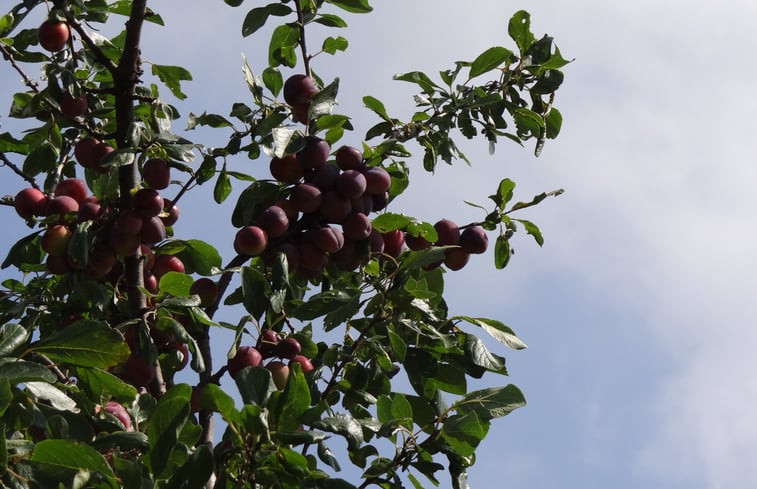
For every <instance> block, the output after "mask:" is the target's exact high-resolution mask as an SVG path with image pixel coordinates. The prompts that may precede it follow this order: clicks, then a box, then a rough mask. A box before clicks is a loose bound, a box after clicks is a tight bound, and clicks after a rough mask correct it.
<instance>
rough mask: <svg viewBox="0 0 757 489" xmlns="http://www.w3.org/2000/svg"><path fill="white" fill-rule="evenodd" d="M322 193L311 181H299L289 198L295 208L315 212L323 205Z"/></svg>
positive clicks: (305, 211)
mask: <svg viewBox="0 0 757 489" xmlns="http://www.w3.org/2000/svg"><path fill="white" fill-rule="evenodd" d="M321 199H322V194H321V191H320V190H319V189H318V187H316V186H315V185H310V184H309V183H299V184H297V185H295V186H294V188H293V189H292V193H291V194H290V195H289V200H290V201H291V202H292V205H293V206H294V208H295V209H297V210H298V211H300V212H304V213H306V214H307V213H310V212H315V211H317V210H318V208H319V207H320V206H321Z"/></svg>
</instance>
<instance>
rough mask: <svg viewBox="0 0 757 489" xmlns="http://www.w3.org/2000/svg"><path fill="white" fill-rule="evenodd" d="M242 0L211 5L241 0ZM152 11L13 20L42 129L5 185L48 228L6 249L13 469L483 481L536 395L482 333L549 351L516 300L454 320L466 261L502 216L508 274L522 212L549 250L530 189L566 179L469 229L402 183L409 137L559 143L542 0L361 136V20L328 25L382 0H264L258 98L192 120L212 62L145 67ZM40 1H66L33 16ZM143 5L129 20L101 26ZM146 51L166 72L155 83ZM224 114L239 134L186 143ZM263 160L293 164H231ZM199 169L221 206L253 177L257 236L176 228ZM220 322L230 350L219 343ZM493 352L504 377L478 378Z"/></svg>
mask: <svg viewBox="0 0 757 489" xmlns="http://www.w3.org/2000/svg"><path fill="white" fill-rule="evenodd" d="M225 3H226V4H227V5H223V4H220V3H219V4H218V5H216V6H212V7H211V6H206V7H203V8H206V9H208V11H209V12H210V11H212V9H214V8H238V7H240V6H241V4H242V3H243V1H242V0H226V1H225ZM153 8H154V9H158V8H160V3H159V2H155V5H149V6H148V5H147V1H146V0H132V1H126V0H118V1H113V2H106V1H105V0H54V1H52V2H43V1H41V0H23V1H20V3H19V4H18V5H16V6H14V7H13V8H11V9H10V11H9V12H8V13H6V14H5V15H3V16H2V17H0V53H2V56H3V58H4V60H5V62H6V63H8V64H9V65H10V66H11V67H12V69H13V72H14V73H15V74H17V80H15V82H14V81H13V80H4V82H3V96H5V97H12V104H11V108H10V114H9V116H10V117H11V118H14V119H16V120H17V123H15V124H14V126H13V127H14V128H15V127H19V128H21V127H23V128H24V129H23V130H21V129H18V130H16V129H14V131H13V133H10V132H2V133H0V160H1V161H2V166H3V167H4V168H3V169H4V170H6V172H5V174H4V177H3V178H5V179H13V178H15V179H17V181H18V188H19V191H18V193H17V194H16V195H14V196H6V197H4V198H3V204H6V207H5V208H4V212H5V213H6V214H5V216H6V217H4V218H3V219H4V222H9V221H11V220H14V219H15V220H16V222H17V223H19V225H23V224H22V223H25V224H26V226H28V228H29V234H28V235H27V236H26V237H24V238H23V239H21V240H20V241H18V242H17V243H16V244H15V245H14V246H12V247H11V249H9V250H8V252H7V256H6V258H5V260H4V261H3V263H2V268H3V269H5V270H6V271H10V270H16V272H14V273H13V274H12V277H13V278H8V279H6V280H4V281H3V282H2V289H1V290H0V324H1V326H0V425H1V426H2V427H3V433H4V435H5V436H0V480H2V483H3V484H4V486H7V487H12V488H29V487H31V488H49V487H127V488H149V487H162V488H180V487H181V488H191V487H217V488H227V487H228V488H232V487H234V488H237V487H250V488H257V487H261V488H262V487H265V488H268V487H282V488H297V487H313V488H315V487H324V488H325V487H328V488H336V489H339V488H355V487H361V488H362V487H368V486H378V487H405V486H407V485H411V486H413V487H423V486H424V485H425V484H427V483H429V481H430V482H431V483H433V484H434V485H436V484H438V479H439V478H440V474H442V473H443V472H445V471H446V472H448V475H447V476H445V477H449V478H451V480H452V485H453V486H454V487H456V488H462V487H467V482H466V471H467V469H468V468H469V467H470V466H471V465H472V464H473V463H474V461H475V451H476V447H477V446H478V445H479V443H480V441H481V440H482V439H483V438H484V437H485V436H486V434H487V431H488V428H489V425H490V423H491V421H492V420H493V419H495V418H498V417H501V416H504V415H506V414H508V413H509V412H511V411H512V410H513V409H516V408H518V407H520V406H523V405H524V404H525V400H524V397H523V395H522V394H521V392H520V391H519V390H518V388H516V387H515V386H513V385H503V383H502V381H501V380H500V379H501V377H500V376H502V375H506V374H507V371H506V368H505V360H504V358H503V357H501V356H500V355H499V354H497V353H495V352H492V351H490V350H489V349H488V348H487V346H486V344H485V342H484V341H483V340H482V338H481V337H479V334H480V333H486V334H487V335H490V336H491V337H493V338H495V339H496V340H498V341H499V342H500V343H501V344H503V345H506V346H508V347H511V348H515V349H520V348H524V347H525V345H524V344H523V343H522V342H521V341H520V340H519V339H518V338H517V337H516V335H515V334H514V333H513V331H512V330H510V328H508V327H507V326H506V325H505V324H503V323H502V322H500V321H499V320H496V319H489V318H481V317H469V316H459V315H454V314H451V313H450V311H449V309H450V307H448V304H447V302H446V301H445V299H444V297H443V290H444V280H445V279H446V278H447V277H450V278H451V279H454V274H450V273H451V272H454V270H457V269H460V268H462V267H463V266H465V265H466V263H467V262H468V260H469V259H483V258H481V257H478V256H475V255H479V254H482V253H484V252H485V251H486V250H487V248H488V243H489V236H490V235H491V236H493V248H494V253H493V256H494V266H495V267H497V268H504V267H505V266H506V265H507V263H508V261H509V259H510V257H511V256H512V248H511V245H510V243H511V239H512V238H513V236H514V234H515V233H516V232H517V231H518V230H525V231H526V233H528V234H530V235H531V236H532V237H533V238H534V239H535V240H536V242H537V243H539V244H541V243H542V241H543V238H542V235H541V233H540V231H539V228H538V227H537V226H536V225H535V224H533V223H532V222H530V221H528V220H526V219H523V218H521V217H520V214H521V210H522V209H526V208H528V207H530V206H532V205H535V204H538V203H539V202H541V201H542V200H543V199H545V198H546V197H548V196H549V195H556V194H558V193H559V191H555V192H549V193H544V194H541V195H537V196H535V197H533V198H531V199H526V200H525V201H517V200H515V199H514V189H515V184H514V182H512V181H511V180H510V179H507V178H504V179H502V180H501V181H500V182H499V183H498V185H496V187H495V188H494V189H488V190H489V191H491V192H492V194H491V195H490V200H491V205H490V208H488V209H482V215H481V219H480V220H479V221H478V222H472V223H466V224H464V225H461V224H458V223H454V222H452V221H451V220H449V219H443V218H442V219H440V220H439V221H437V222H435V223H429V222H424V221H422V220H419V219H416V218H414V217H412V216H408V215H405V214H403V213H402V212H401V209H396V208H394V207H395V206H394V205H393V200H394V199H395V198H396V197H397V196H398V195H400V194H402V193H403V192H410V191H413V190H412V187H410V178H409V171H408V168H409V162H410V161H414V160H413V157H412V155H411V151H416V152H420V154H421V155H422V156H419V157H418V161H419V162H420V161H422V167H423V168H425V169H426V170H428V171H433V170H434V168H435V166H436V165H437V164H438V163H439V162H445V163H450V164H451V163H453V162H455V161H456V160H466V157H465V155H463V154H462V152H461V151H460V149H459V148H458V146H457V145H456V144H455V142H454V138H456V137H461V136H462V137H465V138H476V137H482V138H483V139H485V140H486V142H488V144H489V145H490V147H491V149H492V151H493V148H494V145H495V144H496V143H497V142H498V141H499V140H501V139H502V138H506V139H510V140H512V141H515V142H517V143H519V144H525V143H527V142H528V143H529V144H533V145H534V147H535V151H536V153H537V154H538V153H539V151H541V148H542V146H543V144H544V142H545V141H546V140H547V139H550V138H554V137H556V136H557V134H558V132H559V130H560V126H561V123H562V117H561V115H560V113H559V111H558V110H557V109H555V108H554V107H553V106H552V102H553V99H554V94H555V91H556V90H557V89H558V87H559V86H560V84H561V83H562V81H563V74H562V72H561V71H560V68H561V67H562V66H564V65H565V64H566V63H567V61H566V60H565V59H564V58H563V57H562V56H561V55H560V52H559V50H558V49H557V48H556V47H555V46H554V45H553V42H552V38H550V37H549V36H543V37H541V38H536V37H535V36H534V35H533V34H532V32H531V30H530V17H529V14H528V13H527V12H524V11H520V12H517V13H515V15H513V17H512V18H511V19H510V21H509V24H508V29H507V31H508V33H509V36H510V38H511V41H512V43H514V46H513V47H512V49H508V48H506V47H501V46H496V47H492V48H490V49H487V50H485V51H484V52H483V53H480V54H478V55H474V56H472V60H471V61H469V62H456V63H454V64H453V65H452V67H451V68H449V69H445V70H442V71H440V72H439V73H438V75H435V76H429V75H427V74H425V73H422V72H419V71H414V72H409V73H405V74H402V75H398V76H397V77H396V79H397V80H401V81H404V82H409V83H412V84H414V85H416V86H417V89H418V95H417V96H416V98H415V104H416V111H415V113H414V115H413V116H412V117H411V119H410V120H407V121H404V120H400V119H397V118H395V117H392V116H391V115H390V114H389V111H388V110H387V108H386V107H385V106H384V104H383V103H382V102H381V101H380V100H379V99H378V98H376V97H374V96H365V97H364V99H363V102H364V104H365V106H366V107H367V108H368V109H369V110H370V111H372V112H373V113H374V114H375V115H376V116H377V119H378V120H377V122H376V123H375V125H373V126H372V127H370V128H368V129H367V130H366V132H365V136H364V140H365V142H363V143H362V144H361V145H360V147H353V146H349V145H346V144H344V143H342V142H340V141H341V140H342V139H343V137H344V136H345V134H350V133H349V131H354V130H355V128H354V127H353V124H352V119H351V118H350V117H349V116H347V115H343V114H339V113H338V112H337V109H338V107H337V105H336V97H337V94H338V90H339V79H338V78H337V77H335V76H334V74H330V73H329V74H327V73H317V71H316V70H315V64H316V61H317V59H318V58H317V56H324V55H327V54H329V55H338V54H339V52H340V51H344V50H345V49H347V47H348V41H347V39H346V38H345V37H343V36H341V35H338V34H334V35H333V37H332V36H325V37H323V38H320V39H316V38H313V37H306V36H307V35H308V33H309V27H310V26H312V25H314V24H318V25H320V26H321V27H323V26H325V27H328V28H329V32H335V33H336V32H342V31H341V30H340V29H343V28H345V27H346V26H347V22H346V20H345V18H344V17H345V16H346V15H347V14H369V13H370V12H371V10H372V9H371V7H370V6H369V4H368V1H367V0H281V1H274V2H271V3H269V4H267V5H264V6H256V7H254V8H252V9H250V10H249V11H247V12H246V13H245V15H244V20H243V23H242V26H241V31H242V35H243V36H251V35H257V36H260V35H261V33H260V32H257V31H259V30H260V29H261V28H262V27H263V26H265V25H266V24H270V23H271V22H276V25H275V27H274V28H273V29H272V34H271V36H270V39H269V40H268V43H267V46H266V45H265V44H264V43H263V41H265V40H264V39H261V40H260V41H261V43H260V49H267V52H268V66H266V67H264V68H263V69H262V70H259V71H257V70H255V69H253V68H252V67H250V66H249V65H248V63H247V62H245V63H244V65H243V72H244V75H245V76H244V79H245V81H246V83H247V86H248V88H249V90H250V93H251V98H250V100H247V101H233V102H231V101H230V107H231V108H230V111H229V113H228V114H226V115H221V114H215V113H207V112H205V113H202V114H200V115H196V114H191V115H189V117H188V118H186V120H184V121H180V120H178V119H179V117H178V112H177V111H176V109H175V107H172V106H171V105H170V104H169V103H168V102H166V101H165V99H163V98H162V97H161V90H163V89H168V90H169V91H170V93H171V94H172V95H173V96H175V97H177V98H179V99H184V98H186V97H187V96H188V95H189V94H185V93H184V90H185V89H186V88H185V87H184V86H183V84H182V82H183V81H187V80H190V79H191V74H190V73H189V71H187V70H186V69H185V68H183V67H179V66H171V65H159V64H154V63H151V64H149V65H148V64H146V63H144V62H143V57H144V58H145V59H147V58H149V56H150V52H151V49H152V46H149V45H141V42H140V39H141V38H140V33H141V28H142V25H143V23H144V22H152V23H155V24H157V25H163V20H162V18H161V16H160V13H159V12H158V11H156V10H153ZM39 10H44V11H45V14H44V16H45V17H46V20H45V21H44V22H43V23H42V24H41V25H31V22H30V19H32V18H39V17H40V16H39ZM114 17H115V19H113V18H114ZM119 18H120V19H119ZM124 18H127V22H126V23H125V28H124V30H123V31H122V32H120V33H119V34H117V35H116V36H114V37H112V38H110V39H108V38H106V37H104V36H103V35H102V34H100V33H99V32H103V31H102V30H99V29H98V28H97V27H98V26H100V25H102V24H106V23H111V24H113V25H120V23H122V21H123V19H124ZM306 40H307V42H306ZM313 45H319V46H320V47H319V50H318V52H316V53H314V52H311V51H309V50H308V46H313ZM146 69H149V70H151V74H152V78H150V79H154V80H155V82H156V83H149V84H148V83H145V82H143V79H145V78H148V77H147V76H145V75H146V74H145V73H144V71H143V70H146ZM236 70H237V68H236V67H230V72H232V73H233V72H234V71H236ZM288 70H291V72H292V73H293V74H291V75H288V76H286V77H285V76H284V73H286V72H288ZM38 73H41V75H39V76H37V74H38ZM179 123H181V124H185V125H186V130H184V131H182V134H181V135H180V134H177V132H175V131H176V129H174V126H176V125H178V124H179ZM203 126H204V127H205V128H206V129H207V128H214V130H215V129H217V130H218V131H222V133H223V134H224V135H226V136H224V137H226V138H227V144H225V145H223V146H219V147H210V146H207V145H204V144H203V143H202V142H201V141H192V140H190V139H189V138H191V137H192V136H191V135H192V134H196V133H198V132H197V131H194V132H193V131H192V130H193V129H195V128H199V127H203ZM350 137H351V138H352V136H350ZM354 139H357V138H356V137H355V138H354ZM244 158H249V159H265V160H266V161H267V162H268V161H270V173H271V176H270V177H269V178H263V179H261V178H255V177H253V176H252V175H249V174H245V173H242V172H240V171H237V170H232V169H230V168H232V167H233V165H231V162H233V161H235V160H238V159H244ZM201 185H206V186H212V188H213V192H212V196H213V198H214V200H215V203H219V204H220V203H222V202H224V201H225V200H226V199H228V198H229V197H230V196H231V195H238V198H237V201H236V203H235V205H234V209H233V212H232V214H231V216H229V217H230V227H229V229H230V232H229V235H230V239H233V242H234V249H235V250H236V252H237V256H233V257H227V258H226V259H225V260H224V258H223V257H222V256H221V255H220V253H219V252H218V251H217V250H216V249H215V248H214V247H213V246H211V245H210V244H208V243H207V242H205V241H203V240H200V239H196V238H193V237H183V236H179V234H178V232H175V229H174V224H175V223H176V222H177V220H179V221H180V220H181V219H182V218H183V217H184V216H180V214H179V206H180V205H181V203H182V201H184V200H186V199H190V198H193V195H194V194H193V192H192V190H194V189H195V188H197V187H198V186H201ZM235 186H236V188H237V190H239V189H240V187H243V189H241V192H233V190H234V187H235ZM169 192H170V196H169ZM208 204H209V205H210V204H212V203H208ZM14 210H15V213H14ZM516 211H518V213H517V214H516ZM16 215H17V216H18V217H16ZM516 216H517V217H516ZM176 231H178V229H177V230H176ZM231 236H233V238H231ZM471 257H472V258H471ZM9 276H10V275H9ZM233 305H240V306H241V307H243V308H244V311H245V313H244V315H243V316H242V317H240V318H239V320H238V322H236V323H235V324H232V323H229V322H224V321H218V320H216V319H215V315H216V313H217V311H218V310H219V308H221V307H224V306H233ZM223 328H226V329H231V330H232V331H234V332H235V336H234V341H233V344H230V345H226V346H224V347H222V346H220V345H219V344H218V342H217V341H215V342H214V343H213V348H211V338H213V337H214V335H215V333H216V332H218V331H220V329H223ZM214 353H215V354H216V358H213V354H214ZM219 353H220V354H221V355H223V354H226V357H225V358H221V359H220V360H219V358H217V357H218V355H219ZM190 372H194V374H192V375H190ZM177 374H178V375H177ZM485 374H494V377H492V379H493V380H492V382H491V385H492V386H491V387H488V388H484V389H481V390H475V391H470V390H469V389H468V380H469V379H471V378H475V379H478V378H481V377H482V376H484V375H485ZM226 376H229V377H226ZM188 378H194V381H193V382H192V385H188V384H187V383H183V382H180V381H179V380H177V379H182V380H183V379H188ZM221 379H233V383H232V382H228V381H227V382H225V383H224V386H226V387H228V386H229V385H235V386H236V388H237V392H233V393H232V392H226V391H225V390H224V389H222V388H221V387H220V385H221ZM227 390H228V389H227ZM214 419H215V421H216V425H217V426H216V430H215V432H214V427H213V421H214ZM219 420H222V422H220V423H219V422H218V421H219ZM345 446H346V449H345ZM346 464H350V465H352V466H353V468H352V469H350V470H344V471H342V470H341V466H343V465H346Z"/></svg>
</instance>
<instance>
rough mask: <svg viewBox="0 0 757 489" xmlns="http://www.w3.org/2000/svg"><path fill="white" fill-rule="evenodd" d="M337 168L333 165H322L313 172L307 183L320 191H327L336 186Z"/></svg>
mask: <svg viewBox="0 0 757 489" xmlns="http://www.w3.org/2000/svg"><path fill="white" fill-rule="evenodd" d="M339 176H340V175H339V168H338V167H336V166H334V165H324V166H323V168H321V169H319V170H316V171H315V172H313V175H312V176H311V177H310V179H309V180H308V183H309V184H311V185H315V186H316V187H318V188H319V189H320V190H321V192H324V193H325V192H328V191H330V190H334V189H335V188H336V184H337V183H336V182H337V179H338V177H339Z"/></svg>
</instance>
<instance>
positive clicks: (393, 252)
mask: <svg viewBox="0 0 757 489" xmlns="http://www.w3.org/2000/svg"><path fill="white" fill-rule="evenodd" d="M316 92H317V89H316V86H315V83H314V82H313V80H312V79H311V78H309V77H307V76H305V75H293V76H292V77H290V78H288V79H287V81H286V82H285V83H284V99H285V101H286V102H287V103H288V104H290V105H291V106H292V109H293V112H294V113H295V117H296V118H297V119H298V120H301V121H302V120H303V119H302V117H301V115H302V114H307V110H308V107H309V104H310V99H311V98H312V96H313V95H314V94H315V93H316ZM330 157H331V146H330V145H329V143H328V142H327V141H325V140H323V139H320V138H318V137H316V136H312V135H311V136H308V137H307V138H306V142H305V146H304V147H303V148H302V149H301V150H300V151H299V152H297V153H296V154H292V155H287V156H284V157H282V158H278V157H274V158H272V159H271V162H270V166H269V170H270V172H271V175H272V176H273V178H274V179H276V180H277V181H278V182H280V183H282V184H284V185H286V186H287V187H286V191H287V192H288V193H287V194H285V196H284V197H282V198H280V199H278V200H277V201H276V202H274V203H272V204H271V205H269V206H268V207H266V208H264V209H263V210H262V211H261V212H260V213H259V214H258V215H257V216H255V217H254V219H253V221H252V222H251V223H250V224H249V225H247V226H244V227H242V228H241V229H239V230H238V232H237V234H236V236H235V239H234V248H235V250H236V251H237V252H238V253H241V254H244V255H249V256H258V255H264V256H266V255H273V254H275V253H278V252H283V253H284V254H285V255H286V257H287V261H288V264H289V269H290V271H299V272H301V273H302V274H304V275H306V276H311V275H316V274H318V273H320V272H321V271H322V270H323V269H324V267H325V266H326V265H327V264H328V263H329V262H333V263H334V264H335V265H336V266H337V267H338V268H340V269H343V270H354V269H356V268H357V267H358V266H360V264H361V263H364V262H365V261H366V260H367V258H368V257H369V256H370V254H372V253H378V254H385V255H389V256H392V257H395V258H396V257H397V256H399V254H400V253H401V252H402V251H403V249H404V246H405V240H406V234H405V233H404V232H402V231H400V230H397V231H391V232H388V233H379V232H377V231H376V230H375V229H373V226H372V225H371V220H370V219H369V218H368V216H369V215H370V213H371V212H374V211H380V210H382V209H384V208H385V207H386V205H387V203H388V200H389V194H388V190H389V187H390V186H391V176H390V175H389V173H388V172H387V171H386V170H385V169H383V168H381V167H379V166H373V167H368V166H367V165H366V164H365V161H364V160H363V155H362V152H361V151H360V150H359V149H357V148H355V147H352V146H342V147H340V148H339V149H338V150H337V151H336V152H335V153H334V155H333V159H331V160H330ZM435 228H436V230H437V233H438V234H439V239H438V240H437V241H436V242H435V243H429V242H426V241H425V240H423V239H422V238H413V237H412V236H409V235H408V236H407V245H408V247H409V248H410V249H416V250H417V249H422V248H424V247H426V246H430V245H431V244H435V245H439V246H443V245H459V246H460V248H455V249H450V250H448V251H447V252H446V256H445V260H444V263H445V265H446V266H447V267H448V268H450V269H453V270H458V269H460V268H461V267H462V266H464V265H465V263H466V262H467V261H468V257H469V256H470V254H471V253H483V252H484V251H485V250H486V247H487V237H486V233H485V232H484V230H483V229H482V228H481V227H480V226H473V227H467V228H465V229H464V230H463V231H462V232H461V231H460V229H459V228H458V226H457V225H455V224H454V223H453V222H452V221H450V220H447V219H443V220H441V221H439V222H437V223H436V225H435Z"/></svg>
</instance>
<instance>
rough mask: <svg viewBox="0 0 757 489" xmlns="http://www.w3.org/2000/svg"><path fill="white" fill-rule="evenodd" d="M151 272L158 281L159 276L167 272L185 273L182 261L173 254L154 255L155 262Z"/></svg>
mask: <svg viewBox="0 0 757 489" xmlns="http://www.w3.org/2000/svg"><path fill="white" fill-rule="evenodd" d="M151 271H152V273H154V274H155V276H156V277H157V278H158V281H160V277H162V276H163V275H165V274H166V273H168V272H177V273H185V272H186V269H185V268H184V262H182V261H181V260H180V259H179V257H177V256H174V255H155V264H153V266H152V269H151Z"/></svg>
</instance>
